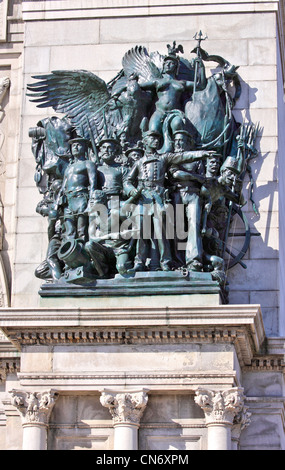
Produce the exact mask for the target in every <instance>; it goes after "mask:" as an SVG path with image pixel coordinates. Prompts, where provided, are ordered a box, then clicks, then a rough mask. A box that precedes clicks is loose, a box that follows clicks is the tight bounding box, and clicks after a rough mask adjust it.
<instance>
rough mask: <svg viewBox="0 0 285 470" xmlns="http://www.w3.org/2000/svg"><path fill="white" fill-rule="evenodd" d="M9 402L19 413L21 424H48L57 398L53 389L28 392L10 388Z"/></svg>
mask: <svg viewBox="0 0 285 470" xmlns="http://www.w3.org/2000/svg"><path fill="white" fill-rule="evenodd" d="M9 393H11V403H12V405H14V406H15V407H16V408H17V409H18V411H19V413H20V414H21V418H22V423H23V425H36V424H38V425H45V426H47V425H48V422H49V418H50V414H51V412H52V409H53V406H54V404H55V402H56V400H57V398H58V393H57V392H56V391H55V390H47V391H44V392H29V391H23V390H15V389H13V390H11V391H10V392H9Z"/></svg>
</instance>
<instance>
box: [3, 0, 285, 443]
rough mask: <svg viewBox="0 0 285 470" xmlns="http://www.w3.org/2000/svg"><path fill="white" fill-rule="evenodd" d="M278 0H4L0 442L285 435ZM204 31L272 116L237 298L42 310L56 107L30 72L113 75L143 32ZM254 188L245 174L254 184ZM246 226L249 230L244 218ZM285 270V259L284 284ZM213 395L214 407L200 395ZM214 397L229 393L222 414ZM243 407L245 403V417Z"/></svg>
mask: <svg viewBox="0 0 285 470" xmlns="http://www.w3.org/2000/svg"><path fill="white" fill-rule="evenodd" d="M162 3H163V4H162ZM164 3H165V4H164ZM278 3H279V2H277V1H266V2H265V1H262V0H256V1H252V2H251V1H243V0H241V1H235V0H230V1H225V0H216V1H212V0H205V1H201V2H200V4H199V5H197V2H195V1H194V0H188V1H186V0H185V1H183V0H168V1H167V2H161V0H152V1H149V0H81V1H80V2H78V0H54V1H48V2H46V1H42V0H40V1H38V0H33V1H31V0H13V1H11V2H9V8H8V9H7V19H8V21H7V23H5V25H6V30H5V27H2V29H1V28H0V40H1V41H3V42H2V43H1V44H0V78H1V77H3V76H5V75H6V74H8V76H9V78H10V79H11V88H10V91H9V94H8V95H7V96H6V98H5V99H6V101H5V102H3V106H4V110H5V121H4V120H3V126H5V128H4V127H3V132H4V134H5V142H4V144H3V145H4V146H3V152H4V154H5V157H6V158H5V178H4V179H3V181H2V180H1V178H0V188H1V191H2V195H3V204H4V223H5V234H4V242H3V251H2V253H3V260H4V263H5V273H6V275H7V279H8V284H7V285H8V288H10V287H11V288H12V301H11V308H7V305H8V301H7V305H5V308H2V309H1V316H0V327H1V330H2V331H3V333H4V334H5V336H4V334H3V336H1V337H0V353H1V354H0V359H1V361H0V378H1V386H0V399H1V402H2V404H1V408H0V448H3V449H22V448H24V449H28V448H31V449H33V450H34V449H45V448H48V449H59V450H65V449H67V450H71V449H76V450H79V449H93V450H111V449H119V448H121V447H120V446H122V445H129V443H130V441H131V443H132V446H133V447H132V448H134V449H135V448H138V449H144V450H151V449H158V450H170V449H177V450H203V449H210V448H217V449H219V448H223V449H230V448H237V447H238V446H240V448H241V449H284V448H285V444H284V442H285V440H284V379H283V372H284V361H283V358H284V338H283V337H282V335H284V319H283V310H281V307H283V301H282V303H281V300H280V299H279V297H280V296H279V269H280V266H279V264H280V261H279V260H280V257H279V247H278V241H279V201H278V194H279V193H280V188H279V186H278V176H279V175H280V173H279V171H280V170H279V168H280V167H281V164H282V161H280V162H279V156H280V153H281V152H282V151H283V148H284V144H283V139H282V138H279V141H278V114H279V119H280V121H279V132H280V130H281V135H282V122H283V118H284V105H283V102H282V99H283V83H282V70H283V68H284V61H283V50H282V44H283V43H282V41H281V52H280V53H278V48H277V45H278V30H277V26H276V18H277V16H276V13H277V8H278ZM0 6H1V7H2V8H4V7H5V6H8V5H7V3H6V2H5V1H3V2H1V3H0ZM5 11H6V10H3V12H5ZM280 11H281V10H280ZM279 19H280V17H279ZM3 24H4V23H3ZM279 29H280V28H279ZM200 30H202V31H203V33H207V35H208V40H207V41H206V43H205V44H204V46H205V49H206V50H207V51H208V52H209V53H213V54H217V55H221V56H222V57H225V58H226V59H227V60H229V61H230V62H231V63H234V64H235V65H239V66H240V68H239V73H240V77H241V80H242V89H243V94H242V97H241V99H240V100H239V101H238V103H237V106H236V109H235V116H236V118H237V120H238V121H241V120H242V119H243V118H244V119H245V120H250V121H253V122H254V123H257V122H259V124H260V127H261V132H260V135H259V137H258V142H257V146H258V156H257V157H256V158H255V159H254V160H253V161H252V172H253V176H254V179H255V184H254V193H253V196H254V201H255V202H256V204H257V207H258V210H259V215H256V214H255V212H254V211H253V208H252V205H251V202H249V203H248V205H247V206H246V207H245V209H244V210H245V212H246V215H247V217H248V220H249V223H250V227H251V229H252V232H253V233H255V234H256V233H257V232H259V233H260V236H253V237H252V240H251V246H250V249H249V251H248V253H247V254H246V256H245V257H244V260H243V261H244V263H245V264H246V266H247V269H244V268H243V267H242V266H236V267H235V268H233V269H232V270H231V271H230V273H229V283H230V305H229V306H225V305H223V306H222V305H219V303H218V302H211V304H210V305H208V304H207V302H205V303H203V302H202V301H201V302H200V304H198V305H197V303H195V305H194V304H193V305H188V303H187V302H188V299H187V296H183V299H181V298H180V299H179V302H177V296H176V297H175V296H169V297H167V296H160V297H158V296H157V297H156V302H154V301H153V299H151V297H149V298H147V297H146V298H140V299H136V298H135V299H133V298H128V299H126V300H125V301H123V299H122V298H112V299H104V300H103V299H100V298H98V299H97V300H96V301H95V300H94V301H93V300H92V299H91V302H92V305H91V304H90V302H89V303H88V302H83V301H82V303H81V299H80V301H79V302H78V306H76V305H74V299H72V298H69V299H64V300H63V302H59V301H58V300H56V299H49V302H48V303H46V304H45V307H43V303H42V302H41V299H40V297H39V295H38V290H39V287H40V285H41V281H40V280H38V279H36V278H35V277H34V270H35V268H36V267H37V266H38V264H39V263H40V262H41V261H42V260H43V259H44V258H45V255H46V249H47V223H46V220H45V219H44V218H42V217H41V216H40V215H38V214H36V212H35V209H36V205H37V202H38V201H40V200H41V199H42V196H41V195H40V194H39V193H38V190H37V188H36V185H35V182H34V169H35V162H34V157H33V155H32V152H31V139H30V138H29V136H28V130H29V128H30V127H34V126H36V124H37V122H38V121H39V120H40V119H41V118H43V117H46V116H52V115H54V112H53V111H52V110H50V109H38V108H37V107H36V106H35V104H34V103H31V102H30V101H29V99H28V97H27V96H26V87H27V84H28V83H31V82H32V81H33V78H32V76H33V75H40V74H45V73H49V72H51V71H52V70H56V69H86V70H89V71H92V72H94V73H96V74H97V75H99V76H100V77H102V78H103V79H104V80H106V81H108V80H110V79H112V78H113V77H114V76H115V75H116V73H117V72H118V71H119V70H120V68H121V59H122V56H123V55H124V53H125V52H126V51H127V50H128V49H129V48H131V47H133V46H135V45H136V44H140V45H144V46H146V47H147V48H148V49H149V50H150V51H156V50H158V51H159V52H161V53H165V52H166V45H167V44H168V43H171V42H172V41H173V40H176V41H177V42H178V43H179V44H180V43H182V44H183V46H184V50H185V56H186V57H187V58H189V57H190V56H191V50H192V49H193V47H194V45H195V41H194V40H193V36H194V34H195V33H196V32H197V31H200ZM5 34H6V37H5ZM281 36H282V35H281ZM282 37H283V36H282ZM281 39H282V38H281ZM23 41H24V50H23ZM22 51H23V54H22ZM1 67H2V68H1ZM2 72H3V73H2ZM210 72H211V69H210V68H209V69H208V73H210ZM277 72H278V74H277ZM278 110H279V111H278ZM1 125H2V123H1V122H0V131H1ZM5 145H6V147H5ZM0 150H2V149H1V148H0ZM1 185H2V186H1ZM249 191H250V183H249V180H247V185H246V188H245V196H247V197H248V196H249ZM280 207H281V206H280ZM281 219H282V217H281ZM235 230H236V232H235V233H240V232H242V230H243V226H242V224H241V223H240V221H239V220H238V221H237V224H236V227H235ZM240 243H242V237H241V239H237V238H234V241H233V248H238V247H239V246H240ZM282 253H283V251H282ZM283 277H284V274H283V268H282V263H281V282H282V280H283ZM281 286H282V284H281ZM8 297H9V296H7V299H8ZM281 299H283V294H282V296H281ZM85 300H86V299H85ZM160 302H161V303H160ZM171 302H172V304H171ZM202 303H203V305H202ZM256 304H260V305H261V309H260V307H259V306H258V305H256ZM279 314H280V315H281V314H282V318H280V317H279ZM262 317H263V320H262ZM7 338H8V339H7ZM20 359H21V360H20ZM203 389H205V390H204V391H203ZM133 393H134V394H135V393H139V394H140V396H139V397H138V398H137V402H136V401H132V399H131V398H130V396H129V395H132V394H133ZM203 393H204V394H205V397H206V399H207V400H206V401H207V402H209V403H210V404H209V407H208V409H206V407H203V400H201V401H199V400H197V398H198V399H199V397H201V396H202V394H203ZM228 393H234V394H235V398H236V400H237V405H238V403H239V402H238V400H239V399H240V400H241V402H242V403H243V400H245V405H246V406H245V408H243V407H239V406H233V407H232V408H233V410H231V413H230V412H229V410H228V407H227V405H226V402H225V399H224V397H225V396H226V395H227V394H228ZM118 394H120V395H121V396H120V397H118V396H117V395H118ZM199 394H201V395H199ZM223 394H224V395H223ZM43 396H44V397H45V399H44V400H42V397H43ZM211 396H212V397H214V398H216V399H217V402H218V400H219V403H220V415H221V416H222V417H223V425H222V426H221V427H220V426H219V425H220V423H219V420H215V416H214V413H212V411H213V409H214V405H213V401H211ZM108 397H111V400H110V399H109V401H108ZM146 397H147V398H148V401H147V404H146V401H145V402H143V399H145V398H146ZM11 398H12V401H11ZM139 399H141V401H142V402H143V407H142V408H143V410H144V413H143V415H142V416H141V415H139V418H140V419H138V418H137V415H136V414H135V415H131V418H132V419H130V415H129V416H127V418H126V416H124V417H123V418H121V422H120V413H119V411H118V409H119V408H120V406H119V405H120V400H122V402H123V404H124V403H125V402H124V400H125V401H126V400H129V401H128V403H129V407H130V409H131V411H133V408H135V405H134V403H140V400H139ZM229 402H230V403H231V400H230V401H229ZM199 403H200V405H199ZM31 404H33V409H31ZM114 404H116V406H115V405H114ZM201 404H202V406H201ZM43 405H46V406H43ZM116 407H117V409H114V408H116ZM108 408H109V409H108ZM122 409H123V410H124V406H122V407H121V411H122ZM241 410H242V411H243V412H244V413H245V415H243V416H241V414H238V413H240V412H241ZM247 410H249V412H250V413H251V424H250V426H248V427H247V424H248V423H247V416H246V412H247ZM110 412H111V413H110ZM39 423H40V424H39ZM217 425H218V427H220V428H223V429H221V432H222V434H223V435H221V434H219V432H217ZM123 426H124V430H123ZM139 426H140V429H139V432H137V431H138V427H139ZM118 430H119V432H118ZM124 432H125V433H129V434H128V436H126V434H124ZM122 436H124V437H125V441H124V439H123V438H122ZM218 436H220V438H218ZM221 436H222V437H221ZM268 436H269V437H268ZM136 437H137V438H138V442H136V441H135V438H136ZM120 439H121V440H120ZM122 441H124V442H122Z"/></svg>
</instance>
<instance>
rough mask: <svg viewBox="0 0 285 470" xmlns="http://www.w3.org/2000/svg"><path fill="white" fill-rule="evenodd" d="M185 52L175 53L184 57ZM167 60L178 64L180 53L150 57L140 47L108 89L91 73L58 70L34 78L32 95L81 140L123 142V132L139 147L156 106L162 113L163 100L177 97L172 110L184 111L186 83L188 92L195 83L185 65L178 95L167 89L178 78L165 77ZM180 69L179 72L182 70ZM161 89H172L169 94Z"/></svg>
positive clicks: (129, 55)
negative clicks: (66, 122)
mask: <svg viewBox="0 0 285 470" xmlns="http://www.w3.org/2000/svg"><path fill="white" fill-rule="evenodd" d="M181 47H182V46H179V47H178V48H176V50H177V51H178V50H179V51H180V50H181V49H180V48H181ZM168 48H169V50H172V51H173V48H172V49H171V47H170V46H168ZM167 60H168V61H170V62H171V61H177V57H176V53H175V54H174V53H173V52H172V54H171V53H170V54H169V55H168V56H163V55H161V54H159V53H158V52H156V53H152V54H150V55H149V53H148V51H147V49H146V48H145V47H143V46H136V47H134V48H132V49H130V50H129V51H128V52H127V53H126V54H125V56H124V57H123V60H122V65H123V68H122V70H121V71H120V72H119V73H118V75H117V76H116V77H115V78H114V79H113V80H112V81H111V82H109V83H106V82H105V81H104V80H102V79H101V78H100V77H98V76H97V75H95V74H94V73H92V72H89V71H86V70H55V71H52V72H51V73H50V74H47V75H40V76H33V78H34V79H35V80H37V81H36V82H35V83H32V84H29V85H28V87H27V89H28V92H29V93H27V95H28V96H29V97H30V100H31V101H32V102H35V103H37V106H38V107H39V108H46V107H52V108H53V109H54V110H55V111H56V112H57V113H60V114H64V115H65V117H66V118H68V119H69V121H70V123H71V125H73V126H74V128H75V129H76V131H77V133H78V134H79V135H81V136H82V137H85V138H89V139H92V140H93V141H94V142H95V143H96V144H97V143H98V142H99V140H100V139H101V138H102V137H103V136H104V135H106V134H108V135H109V136H111V135H113V136H114V135H116V136H118V135H119V134H120V133H122V132H125V133H126V135H127V137H126V138H127V140H128V142H130V143H135V142H137V141H138V140H139V139H140V138H141V130H140V124H141V122H142V120H143V118H148V119H150V118H151V117H152V116H153V115H154V111H155V109H154V107H153V103H154V102H157V105H158V106H156V108H157V107H160V106H161V104H162V101H163V99H161V98H162V95H163V94H164V96H165V94H167V93H168V94H170V95H171V96H172V103H171V108H173V107H174V108H175V109H176V108H179V109H182V103H181V104H180V103H179V105H178V101H179V100H180V99H181V98H182V94H183V92H184V88H183V85H182V82H183V83H185V86H187V85H186V84H187V83H188V81H189V80H193V67H192V66H191V64H190V62H188V61H186V60H183V61H182V60H181V61H180V67H179V76H177V77H176V78H177V84H176V88H177V86H178V83H179V84H180V89H179V90H178V89H176V90H174V89H175V86H172V85H174V83H169V84H166V80H165V79H166V78H168V81H169V82H170V81H171V80H172V79H173V78H174V77H172V75H171V71H167V72H166V71H165V67H166V63H167ZM175 69H176V71H177V70H178V67H176V68H175ZM175 73H176V72H175ZM163 80H164V84H162V81H163ZM168 85H169V86H168ZM162 86H164V87H165V86H166V87H167V88H168V90H167V91H166V93H164V92H163V91H162ZM178 88H179V87H178ZM178 95H179V98H178V99H177V96H178ZM164 106H165V105H164ZM169 106H170V105H169ZM169 106H168V107H169ZM169 109H170V108H169ZM156 111H157V109H156ZM156 119H157V116H155V117H153V119H152V121H151V122H150V125H151V126H153V125H154V127H155V124H153V122H154V121H155V120H156ZM158 130H159V131H161V129H158Z"/></svg>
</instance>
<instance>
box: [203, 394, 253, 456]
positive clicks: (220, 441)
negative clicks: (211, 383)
mask: <svg viewBox="0 0 285 470" xmlns="http://www.w3.org/2000/svg"><path fill="white" fill-rule="evenodd" d="M244 398H245V397H244V395H243V389H240V388H231V389H229V390H224V391H211V390H198V391H197V392H196V397H195V402H196V403H197V405H199V406H200V407H201V408H202V410H203V411H204V413H205V417H206V426H207V428H208V450H231V431H232V426H233V422H234V418H235V417H236V416H237V415H238V414H239V413H240V412H241V411H242V409H243V407H244Z"/></svg>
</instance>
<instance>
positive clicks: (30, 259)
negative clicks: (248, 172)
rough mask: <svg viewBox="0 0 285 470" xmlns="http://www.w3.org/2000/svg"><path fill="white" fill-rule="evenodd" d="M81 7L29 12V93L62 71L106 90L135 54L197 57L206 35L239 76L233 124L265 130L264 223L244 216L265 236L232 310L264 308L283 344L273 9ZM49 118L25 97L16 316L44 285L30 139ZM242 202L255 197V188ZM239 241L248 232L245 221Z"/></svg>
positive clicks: (257, 174) (257, 241)
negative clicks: (137, 50) (169, 51)
mask: <svg viewBox="0 0 285 470" xmlns="http://www.w3.org/2000/svg"><path fill="white" fill-rule="evenodd" d="M75 3H76V2H75ZM75 3H72V2H49V4H48V7H47V6H46V5H44V4H45V2H23V10H24V13H23V14H24V20H25V53H24V70H23V72H24V76H23V92H24V91H25V88H26V85H27V84H28V83H30V82H32V81H33V80H32V78H31V77H32V76H33V75H35V74H36V75H40V74H44V73H48V72H50V71H52V70H57V69H86V70H90V71H92V72H94V73H96V74H97V75H99V76H100V77H102V78H103V79H104V80H105V81H108V80H110V79H112V78H113V77H114V76H115V74H116V73H117V72H118V71H119V70H120V68H121V59H122V57H123V55H124V53H125V52H126V51H127V50H128V49H129V48H130V47H133V46H135V45H136V44H141V45H145V46H146V47H147V48H148V49H149V50H150V51H156V50H158V51H159V52H161V53H165V52H166V44H168V43H169V42H171V41H172V40H177V41H179V43H180V42H181V43H182V44H183V46H184V50H185V56H186V57H187V58H189V57H192V55H191V50H192V49H193V47H194V45H195V41H194V40H193V36H194V34H195V33H196V32H197V31H200V30H202V31H203V32H205V33H207V35H208V38H209V39H208V40H207V41H206V43H205V44H204V46H205V48H206V50H207V51H208V52H209V53H213V54H218V55H221V56H223V57H225V58H226V59H227V60H229V61H230V62H231V63H234V64H235V65H239V66H240V68H239V73H240V77H241V80H242V88H243V93H242V96H241V99H240V100H239V101H238V103H237V106H236V110H235V116H236V118H237V120H238V121H241V120H242V119H245V120H246V121H247V120H249V121H252V122H254V123H258V122H259V123H260V127H261V129H262V139H260V138H258V144H257V145H258V149H259V154H258V157H257V158H256V159H254V160H253V161H252V172H253V176H254V179H255V184H254V200H255V202H256V205H257V208H258V210H259V215H256V214H255V213H254V211H253V208H252V204H251V202H249V203H248V205H247V206H246V207H245V212H246V214H247V217H248V219H249V224H250V227H251V229H252V232H253V233H257V232H259V233H260V236H253V237H252V239H251V246H250V249H249V251H248V253H247V254H246V256H245V258H244V262H245V264H246V266H247V269H244V268H243V267H242V266H236V267H235V268H233V269H232V270H231V271H230V273H229V282H230V303H232V304H235V303H236V304H247V303H253V304H255V303H260V304H261V306H262V310H263V313H264V321H265V324H266V330H267V332H268V334H269V335H273V336H275V335H278V333H279V316H278V315H279V262H278V160H277V159H278V156H277V150H278V147H277V72H276V66H277V54H276V44H277V37H276V35H277V31H276V12H275V9H276V2H269V3H268V2H267V3H266V4H264V3H263V2H255V3H254V5H251V4H245V3H244V2H232V3H231V4H230V5H229V4H228V5H227V6H225V5H224V2H215V4H214V3H212V2H206V3H205V4H204V5H202V6H201V12H203V13H207V14H199V12H198V11H197V6H195V2H192V1H190V2H184V3H183V2H173V6H172V7H171V6H169V7H165V6H163V7H162V6H161V7H158V4H156V2H154V3H152V4H151V5H152V6H149V2H138V3H139V5H140V6H138V5H137V4H135V3H136V2H126V4H125V3H124V2H123V3H122V2H119V3H118V5H117V3H116V2H108V3H107V5H106V9H105V10H104V11H103V10H102V9H100V7H101V6H102V5H101V4H100V2H99V3H98V2H95V3H94V4H92V5H93V8H91V9H90V10H88V11H86V10H85V9H84V7H82V8H80V9H78V8H77V7H76V6H75ZM170 3H171V2H170ZM84 5H85V4H84ZM123 5H124V8H123ZM143 5H144V6H143ZM146 5H148V6H146ZM116 6H118V9H116ZM205 8H206V10H205V11H204V9H205ZM67 10H68V14H67ZM219 12H221V14H217V13H219ZM66 17H68V19H67V18H66ZM30 20H33V21H30ZM59 20H60V21H59ZM208 73H210V70H208ZM49 115H54V112H53V110H51V109H38V108H36V106H35V104H34V103H30V102H29V100H28V98H27V97H25V95H24V96H23V119H22V130H21V136H22V137H21V151H20V161H19V183H18V184H19V188H18V204H17V209H16V210H17V218H18V219H17V220H18V222H17V239H16V252H15V269H14V285H13V302H12V305H13V306H15V307H19V306H24V305H25V306H35V305H38V304H39V301H40V299H39V296H38V289H39V287H40V284H41V281H39V280H38V279H35V277H34V274H33V273H34V269H35V268H36V267H37V265H38V264H39V263H40V262H41V261H42V260H43V259H44V258H45V252H46V248H47V237H46V228H47V224H46V221H45V220H44V219H43V218H42V217H40V216H39V215H37V214H36V213H35V207H36V203H37V202H38V201H39V200H40V199H41V196H40V195H39V193H38V191H37V189H36V187H35V183H34V180H33V174H34V167H35V163H34V159H33V156H32V153H31V150H30V146H31V139H30V138H29V136H28V129H29V127H32V126H35V125H36V123H37V122H38V120H39V119H40V118H42V117H45V116H49ZM245 192H246V194H245V195H246V196H247V197H249V182H248V184H247V187H246V189H245ZM234 231H235V232H236V233H238V232H242V231H243V226H242V224H240V221H239V220H237V221H236V225H235V226H234ZM231 243H233V250H236V249H239V248H240V247H241V246H242V243H243V237H241V238H232V239H231Z"/></svg>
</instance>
